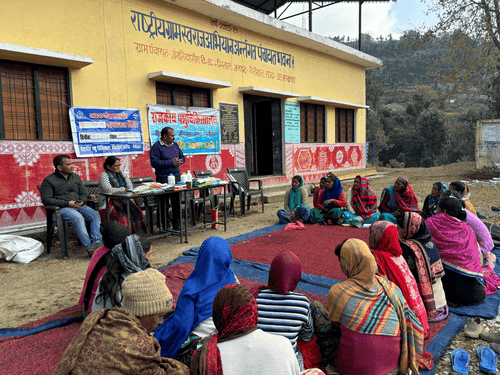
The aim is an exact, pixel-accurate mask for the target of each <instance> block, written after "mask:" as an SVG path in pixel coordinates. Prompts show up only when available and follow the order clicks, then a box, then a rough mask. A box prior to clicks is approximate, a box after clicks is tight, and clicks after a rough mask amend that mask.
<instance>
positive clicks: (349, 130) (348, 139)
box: [335, 108, 354, 143]
mask: <svg viewBox="0 0 500 375" xmlns="http://www.w3.org/2000/svg"><path fill="white" fill-rule="evenodd" d="M335 120H336V121H335V130H336V132H335V133H336V135H337V139H336V140H335V141H336V142H338V143H340V142H344V143H354V109H345V108H335Z"/></svg>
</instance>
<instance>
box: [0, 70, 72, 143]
mask: <svg viewBox="0 0 500 375" xmlns="http://www.w3.org/2000/svg"><path fill="white" fill-rule="evenodd" d="M68 107H69V90H68V73H67V69H64V68H52V67H45V66H38V65H29V64H22V63H14V62H5V61H0V139H16V140H29V139H39V140H70V139H71V132H70V124H69V114H68Z"/></svg>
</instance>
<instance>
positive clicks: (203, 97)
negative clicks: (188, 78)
mask: <svg viewBox="0 0 500 375" xmlns="http://www.w3.org/2000/svg"><path fill="white" fill-rule="evenodd" d="M156 102H157V103H158V104H164V105H178V106H185V107H203V108H209V107H210V106H211V103H210V90H209V89H202V88H198V87H190V86H181V85H173V84H169V83H164V82H156Z"/></svg>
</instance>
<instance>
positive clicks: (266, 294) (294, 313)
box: [257, 289, 314, 352]
mask: <svg viewBox="0 0 500 375" xmlns="http://www.w3.org/2000/svg"><path fill="white" fill-rule="evenodd" d="M257 305H258V312H259V319H258V322H257V328H260V329H262V330H263V331H265V332H269V333H272V334H276V335H281V336H284V337H286V338H287V339H289V340H290V342H291V344H292V346H293V350H294V351H295V352H297V351H298V349H297V339H298V338H299V337H300V339H301V340H303V341H310V340H312V338H313V335H314V328H313V320H312V317H311V310H310V308H309V300H308V299H307V297H306V296H304V295H302V294H299V293H294V292H289V293H288V294H279V293H276V292H273V291H272V290H270V289H264V290H262V291H260V292H259V294H258V296H257Z"/></svg>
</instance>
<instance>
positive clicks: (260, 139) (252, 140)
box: [243, 94, 283, 176]
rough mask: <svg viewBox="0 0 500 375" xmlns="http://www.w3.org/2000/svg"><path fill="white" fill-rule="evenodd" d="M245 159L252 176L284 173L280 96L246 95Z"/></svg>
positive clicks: (244, 104)
mask: <svg viewBox="0 0 500 375" xmlns="http://www.w3.org/2000/svg"><path fill="white" fill-rule="evenodd" d="M243 107H244V120H245V159H246V168H247V171H248V173H249V174H250V176H272V175H282V174H283V140H282V130H281V99H279V98H268V97H265V96H256V95H249V94H244V95H243Z"/></svg>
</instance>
